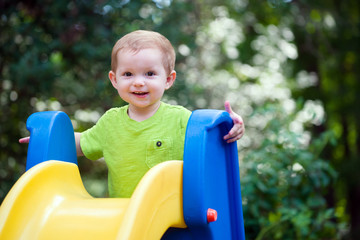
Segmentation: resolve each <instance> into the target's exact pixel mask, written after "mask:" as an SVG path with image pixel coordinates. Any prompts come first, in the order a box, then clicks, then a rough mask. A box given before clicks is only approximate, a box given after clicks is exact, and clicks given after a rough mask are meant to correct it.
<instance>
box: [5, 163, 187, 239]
mask: <svg viewBox="0 0 360 240" xmlns="http://www.w3.org/2000/svg"><path fill="white" fill-rule="evenodd" d="M182 166H183V163H182V161H168V162H164V163H161V164H159V165H157V166H155V167H153V168H152V169H151V170H150V171H149V172H148V173H147V174H146V175H145V176H144V177H143V179H142V180H141V182H140V183H139V185H138V186H137V188H136V190H135V192H134V193H133V196H132V197H131V198H124V199H116V198H93V197H92V196H90V195H89V194H88V192H87V191H86V190H85V188H84V186H83V183H82V180H81V177H80V173H79V170H78V167H77V165H76V164H73V163H67V162H60V161H46V162H43V163H40V164H38V165H36V166H34V167H33V168H31V169H30V170H29V171H27V172H26V173H24V175H23V176H22V177H21V178H20V179H19V180H18V181H17V182H16V184H15V185H14V186H13V188H12V189H11V190H10V192H9V193H8V195H7V196H6V198H5V200H4V201H3V203H2V205H1V207H0V239H2V240H6V239H11V240H14V239H46V240H48V239H65V240H69V239H101V240H103V239H122V240H125V239H126V240H130V239H134V240H141V239H149V240H151V239H160V238H161V237H162V235H163V234H164V233H165V231H166V230H167V229H168V228H169V227H179V228H185V227H186V225H185V222H184V217H183V208H182Z"/></svg>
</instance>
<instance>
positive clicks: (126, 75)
mask: <svg viewBox="0 0 360 240" xmlns="http://www.w3.org/2000/svg"><path fill="white" fill-rule="evenodd" d="M123 75H124V76H125V77H131V76H132V74H131V72H125V73H124V74H123Z"/></svg>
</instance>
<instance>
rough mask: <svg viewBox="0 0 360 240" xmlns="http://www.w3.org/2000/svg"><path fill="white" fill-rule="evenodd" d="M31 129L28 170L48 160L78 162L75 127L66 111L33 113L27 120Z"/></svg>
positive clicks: (27, 125) (27, 124) (28, 127)
mask: <svg viewBox="0 0 360 240" xmlns="http://www.w3.org/2000/svg"><path fill="white" fill-rule="evenodd" d="M26 127H27V129H28V130H29V131H30V142H29V147H28V154H27V161H26V171H27V170H29V169H30V168H32V167H33V166H35V165H36V164H38V163H41V162H44V161H47V160H60V161H64V162H71V163H75V164H77V155H76V147H75V137H74V129H73V126H72V124H71V121H70V119H69V117H68V116H67V115H66V113H64V112H60V111H49V112H38V113H34V114H32V115H31V116H30V117H29V118H28V119H27V121H26Z"/></svg>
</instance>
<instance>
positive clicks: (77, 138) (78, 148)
mask: <svg viewBox="0 0 360 240" xmlns="http://www.w3.org/2000/svg"><path fill="white" fill-rule="evenodd" d="M74 134H75V146H76V155H77V156H78V157H80V156H84V153H83V151H82V150H81V146H80V138H81V133H79V132H75V133H74Z"/></svg>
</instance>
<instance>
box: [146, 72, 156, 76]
mask: <svg viewBox="0 0 360 240" xmlns="http://www.w3.org/2000/svg"><path fill="white" fill-rule="evenodd" d="M145 75H146V76H148V77H153V76H155V73H154V72H152V71H149V72H147V73H146V74H145Z"/></svg>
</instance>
